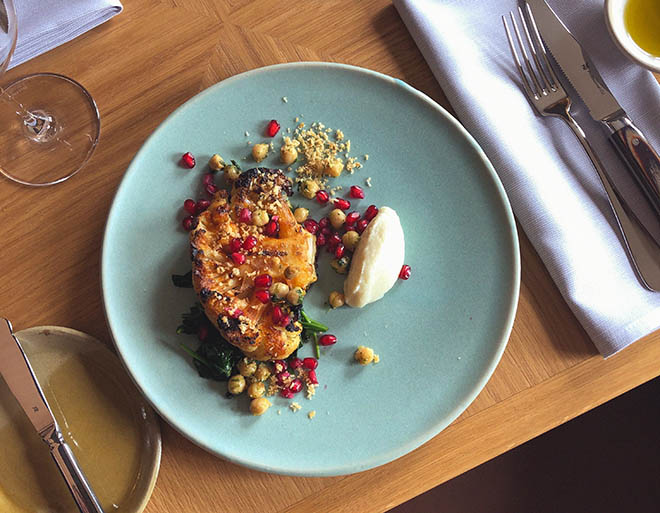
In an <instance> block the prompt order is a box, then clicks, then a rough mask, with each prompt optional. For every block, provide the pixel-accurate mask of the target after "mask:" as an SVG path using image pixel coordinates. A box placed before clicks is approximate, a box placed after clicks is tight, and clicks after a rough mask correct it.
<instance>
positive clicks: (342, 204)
mask: <svg viewBox="0 0 660 513" xmlns="http://www.w3.org/2000/svg"><path fill="white" fill-rule="evenodd" d="M334 203H335V207H337V208H339V209H341V210H348V209H349V208H351V202H350V201H348V200H346V199H344V198H337V199H336V200H335V201H334Z"/></svg>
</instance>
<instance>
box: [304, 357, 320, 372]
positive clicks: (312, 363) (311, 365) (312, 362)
mask: <svg viewBox="0 0 660 513" xmlns="http://www.w3.org/2000/svg"><path fill="white" fill-rule="evenodd" d="M318 365H319V362H318V360H317V359H316V358H311V357H308V358H305V359H304V360H303V367H305V369H309V370H314V369H316V367H318Z"/></svg>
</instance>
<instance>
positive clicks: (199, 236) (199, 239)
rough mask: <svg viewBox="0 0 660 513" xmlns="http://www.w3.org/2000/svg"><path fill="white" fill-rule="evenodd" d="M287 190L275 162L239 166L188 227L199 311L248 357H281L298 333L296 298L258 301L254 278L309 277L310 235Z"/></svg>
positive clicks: (298, 282)
mask: <svg viewBox="0 0 660 513" xmlns="http://www.w3.org/2000/svg"><path fill="white" fill-rule="evenodd" d="M291 194H292V190H291V183H290V181H289V179H288V178H287V177H286V176H284V174H283V173H282V172H281V171H280V170H275V169H266V168H256V169H251V170H249V171H245V172H243V173H241V175H240V176H239V178H238V179H237V180H236V182H235V183H234V187H233V189H232V191H231V193H230V194H228V193H227V191H225V190H220V191H218V192H217V193H216V195H215V197H214V198H213V201H212V203H211V204H210V206H209V207H208V208H207V209H206V210H205V211H204V212H203V213H201V214H200V215H199V216H198V219H197V226H196V227H195V228H194V229H193V230H192V231H191V233H190V247H191V256H192V276H193V287H194V288H195V291H196V292H197V294H198V296H199V299H200V301H201V303H202V306H203V308H204V311H205V313H206V316H207V317H208V318H209V320H210V321H211V322H212V323H213V325H214V326H217V327H218V329H219V330H220V333H221V334H222V335H223V336H224V337H225V338H226V339H227V340H228V341H229V342H230V343H231V344H233V345H235V346H236V347H238V348H239V349H241V351H243V352H244V353H245V354H246V355H247V356H249V357H250V358H253V359H255V360H276V359H283V358H286V357H287V356H289V355H290V354H291V353H292V352H293V351H295V350H296V349H297V348H298V346H299V344H300V337H301V334H302V326H301V324H300V322H299V321H298V318H299V314H300V306H293V305H291V304H290V303H288V302H287V301H282V300H277V301H267V303H265V304H264V303H262V302H261V301H260V300H259V299H258V298H257V297H255V292H258V291H259V290H262V291H263V290H264V289H260V288H259V287H256V286H255V278H256V277H258V276H261V275H263V274H268V275H269V276H270V277H271V278H272V283H278V282H279V283H284V284H286V285H287V286H288V287H289V288H290V289H291V290H294V289H295V288H296V287H299V288H300V289H302V291H306V290H307V288H308V287H309V285H310V284H312V283H313V282H315V281H316V272H315V268H314V259H315V256H316V241H315V238H314V235H312V234H311V233H309V232H308V231H307V230H305V229H304V228H303V227H302V226H301V225H300V224H298V223H297V222H296V220H295V218H294V217H293V213H292V212H291V208H290V206H289V203H288V200H287V196H290V195H291ZM265 213H267V214H268V216H267V218H266V215H265ZM265 220H267V221H268V222H267V223H266V224H263V223H264V221H265ZM255 239H256V241H255ZM255 242H256V244H255ZM261 285H262V286H263V284H261ZM266 290H268V289H267V288H266ZM261 295H262V296H263V292H262V293H261ZM278 309H279V310H278ZM280 313H281V315H280Z"/></svg>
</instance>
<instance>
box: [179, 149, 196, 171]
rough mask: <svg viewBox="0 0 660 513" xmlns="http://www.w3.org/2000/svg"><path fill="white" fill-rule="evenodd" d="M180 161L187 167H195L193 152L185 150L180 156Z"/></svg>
mask: <svg viewBox="0 0 660 513" xmlns="http://www.w3.org/2000/svg"><path fill="white" fill-rule="evenodd" d="M181 162H182V163H183V165H184V166H186V167H187V168H188V169H192V168H193V167H195V157H193V154H192V153H190V152H186V153H184V154H183V155H182V156H181Z"/></svg>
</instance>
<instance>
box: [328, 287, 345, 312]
mask: <svg viewBox="0 0 660 513" xmlns="http://www.w3.org/2000/svg"><path fill="white" fill-rule="evenodd" d="M345 301H346V300H345V299H344V294H342V293H341V292H337V291H336V290H333V291H332V292H330V296H329V297H328V302H329V303H330V306H331V307H332V308H339V307H340V306H344V303H345Z"/></svg>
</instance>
